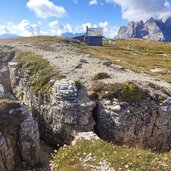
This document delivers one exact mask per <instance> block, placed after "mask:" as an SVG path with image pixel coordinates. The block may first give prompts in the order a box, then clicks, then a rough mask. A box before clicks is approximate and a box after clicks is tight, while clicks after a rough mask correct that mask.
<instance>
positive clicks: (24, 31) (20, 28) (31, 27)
mask: <svg viewBox="0 0 171 171" xmlns="http://www.w3.org/2000/svg"><path fill="white" fill-rule="evenodd" d="M0 34H15V35H19V36H24V37H27V36H34V35H40V34H42V33H41V31H40V28H39V26H38V25H37V24H31V23H30V22H29V21H28V20H22V21H21V22H20V23H19V24H14V23H13V22H9V23H7V24H6V25H5V26H0Z"/></svg>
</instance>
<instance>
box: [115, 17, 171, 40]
mask: <svg viewBox="0 0 171 171" xmlns="http://www.w3.org/2000/svg"><path fill="white" fill-rule="evenodd" d="M170 32H171V18H168V19H167V20H166V21H165V22H163V21H162V20H155V19H154V18H150V19H149V20H147V21H146V22H145V23H144V22H143V21H139V22H133V21H132V22H130V23H128V26H127V27H126V26H122V27H120V29H119V31H118V35H117V36H116V39H128V38H141V39H146V40H152V41H161V42H170V41H171V34H170Z"/></svg>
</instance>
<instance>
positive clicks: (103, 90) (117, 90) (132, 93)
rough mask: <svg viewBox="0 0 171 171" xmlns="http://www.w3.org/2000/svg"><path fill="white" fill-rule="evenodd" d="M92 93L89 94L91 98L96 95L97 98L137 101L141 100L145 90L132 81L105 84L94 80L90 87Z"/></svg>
mask: <svg viewBox="0 0 171 171" xmlns="http://www.w3.org/2000/svg"><path fill="white" fill-rule="evenodd" d="M90 91H91V92H92V94H90V95H89V97H90V98H91V99H94V98H95V97H98V98H99V99H109V100H112V99H114V98H117V99H118V100H119V101H125V102H137V101H139V100H141V99H142V98H143V97H144V95H145V92H143V90H141V89H140V88H139V87H138V86H137V85H136V84H135V83H133V82H129V81H128V82H125V83H114V84H105V83H104V82H102V81H99V82H95V83H94V84H93V85H92V87H91V88H90Z"/></svg>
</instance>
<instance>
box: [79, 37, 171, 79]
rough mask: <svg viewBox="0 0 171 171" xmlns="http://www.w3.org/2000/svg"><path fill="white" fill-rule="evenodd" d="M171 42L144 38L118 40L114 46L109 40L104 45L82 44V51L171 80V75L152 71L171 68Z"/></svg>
mask: <svg viewBox="0 0 171 171" xmlns="http://www.w3.org/2000/svg"><path fill="white" fill-rule="evenodd" d="M170 47H171V43H163V42H162V43H161V42H150V43H149V42H147V41H144V40H116V41H115V45H114V46H112V45H110V44H109V43H108V41H105V42H104V46H102V47H100V46H87V45H84V46H82V44H81V45H80V48H81V51H83V52H85V53H90V54H92V55H94V56H96V57H98V58H102V59H108V60H110V61H111V62H112V63H114V64H119V65H122V66H123V67H124V68H129V69H131V70H133V71H135V72H141V71H142V72H146V73H148V74H150V75H152V76H155V77H157V78H161V79H164V80H166V81H168V82H171V75H170V74H169V72H166V73H162V74H161V73H152V72H151V69H154V68H155V67H158V68H163V69H165V70H166V71H169V70H171V48H170Z"/></svg>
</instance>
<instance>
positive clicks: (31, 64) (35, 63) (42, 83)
mask: <svg viewBox="0 0 171 171" xmlns="http://www.w3.org/2000/svg"><path fill="white" fill-rule="evenodd" d="M14 61H16V62H19V65H21V67H22V74H23V75H24V74H26V72H27V73H28V74H29V83H30V86H31V87H32V90H33V92H34V93H50V91H51V87H52V84H51V83H50V80H51V79H56V80H57V79H62V78H64V77H63V76H62V75H60V73H58V72H55V71H54V69H53V67H52V66H50V64H49V62H48V61H47V60H45V59H43V58H42V57H41V56H39V55H35V54H33V53H30V52H18V53H17V55H16V57H15V59H14Z"/></svg>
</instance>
